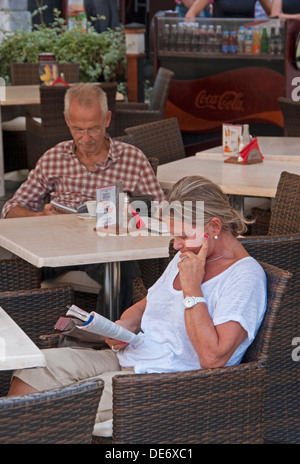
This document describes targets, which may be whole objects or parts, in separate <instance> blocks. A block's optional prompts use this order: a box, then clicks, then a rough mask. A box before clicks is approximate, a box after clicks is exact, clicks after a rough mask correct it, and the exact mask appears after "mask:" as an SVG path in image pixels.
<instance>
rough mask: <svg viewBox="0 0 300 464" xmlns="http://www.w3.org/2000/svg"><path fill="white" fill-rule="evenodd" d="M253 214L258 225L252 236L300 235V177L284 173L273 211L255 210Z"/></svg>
mask: <svg viewBox="0 0 300 464" xmlns="http://www.w3.org/2000/svg"><path fill="white" fill-rule="evenodd" d="M252 214H253V217H254V218H256V223H257V224H256V225H255V224H254V226H255V227H252V235H263V234H266V233H267V234H268V235H270V234H271V235H274V234H294V233H299V232H300V176H299V175H297V174H293V173H289V172H286V171H283V172H282V173H281V176H280V179H279V182H278V186H277V190H276V195H275V199H274V202H273V206H272V209H271V211H265V210H262V209H260V208H255V209H254V211H253V213H252ZM262 226H263V228H262Z"/></svg>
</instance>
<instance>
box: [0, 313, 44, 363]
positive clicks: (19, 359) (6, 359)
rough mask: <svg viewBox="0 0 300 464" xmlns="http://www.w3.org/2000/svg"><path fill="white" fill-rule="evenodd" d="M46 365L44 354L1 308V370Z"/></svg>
mask: <svg viewBox="0 0 300 464" xmlns="http://www.w3.org/2000/svg"><path fill="white" fill-rule="evenodd" d="M45 365H46V360H45V356H44V355H43V353H42V352H41V351H40V350H39V348H38V347H37V346H36V345H35V344H34V343H33V341H32V340H30V338H29V337H28V336H27V335H26V334H25V332H23V330H22V329H21V328H20V327H19V326H18V325H17V324H16V323H15V321H14V320H13V319H12V318H11V317H10V316H9V315H8V314H7V313H6V312H5V311H4V310H3V309H2V308H1V307H0V370H11V369H23V368H28V367H38V366H39V367H42V366H45Z"/></svg>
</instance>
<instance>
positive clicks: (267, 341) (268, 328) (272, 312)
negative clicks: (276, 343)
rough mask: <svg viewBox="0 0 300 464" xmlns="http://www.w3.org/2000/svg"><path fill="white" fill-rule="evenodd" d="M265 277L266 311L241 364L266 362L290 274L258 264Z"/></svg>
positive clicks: (264, 264) (270, 266) (273, 267)
mask: <svg viewBox="0 0 300 464" xmlns="http://www.w3.org/2000/svg"><path fill="white" fill-rule="evenodd" d="M260 264H261V265H262V267H263V268H264V271H265V273H266V276H267V292H268V293H267V295H268V296H267V309H266V312H265V316H264V319H263V321H262V323H261V326H260V328H259V330H258V332H257V334H256V337H255V339H254V341H253V343H252V344H251V345H250V346H249V348H248V349H247V351H246V353H245V354H244V357H243V361H242V362H251V361H261V362H265V363H266V362H267V360H268V358H269V353H270V345H271V341H272V337H273V332H274V329H275V327H276V322H277V317H278V315H279V310H280V309H281V307H282V302H283V299H284V296H285V293H286V291H287V287H288V283H289V280H290V279H291V278H292V274H291V273H289V272H288V271H284V270H282V269H279V268H278V267H276V266H272V265H271V264H267V263H263V262H261V263H260Z"/></svg>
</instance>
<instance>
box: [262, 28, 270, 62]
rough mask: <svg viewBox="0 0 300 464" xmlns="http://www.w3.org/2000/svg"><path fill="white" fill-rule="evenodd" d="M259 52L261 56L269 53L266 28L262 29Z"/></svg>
mask: <svg viewBox="0 0 300 464" xmlns="http://www.w3.org/2000/svg"><path fill="white" fill-rule="evenodd" d="M260 52H261V54H263V55H265V54H267V53H268V52H269V36H268V32H267V28H266V27H264V28H263V31H262V35H261V39H260Z"/></svg>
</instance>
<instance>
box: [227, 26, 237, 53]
mask: <svg viewBox="0 0 300 464" xmlns="http://www.w3.org/2000/svg"><path fill="white" fill-rule="evenodd" d="M228 52H229V53H236V52H237V36H236V31H231V32H230V34H229V45H228Z"/></svg>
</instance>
